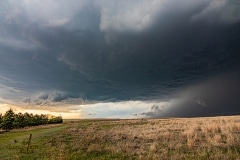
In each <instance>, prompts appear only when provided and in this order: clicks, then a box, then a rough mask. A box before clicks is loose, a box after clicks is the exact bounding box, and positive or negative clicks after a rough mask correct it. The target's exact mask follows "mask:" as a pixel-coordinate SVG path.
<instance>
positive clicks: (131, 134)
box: [0, 116, 240, 160]
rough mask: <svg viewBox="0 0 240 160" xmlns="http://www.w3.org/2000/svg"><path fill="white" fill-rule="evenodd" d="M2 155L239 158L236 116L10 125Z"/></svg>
mask: <svg viewBox="0 0 240 160" xmlns="http://www.w3.org/2000/svg"><path fill="white" fill-rule="evenodd" d="M30 134H32V139H31V140H29V135H30ZM7 159H9V160H13V159H16V160H18V159H19V160H22V159H23V160H25V159H29V160H32V159H39V160H48V159H49V160H56V159H57V160H72V159H73V160H74V159H76V160H81V159H82V160H86V159H93V160H95V159H96V160H98V159H102V160H104V159H109V160H111V159H122V160H125V159H130V160H131V159H136V160H137V159H140V160H141V159H142V160H151V159H152V160H155V159H156V160H160V159H161V160H179V159H188V160H191V159H194V160H202V159H206V160H208V159H209V160H220V159H221V160H237V159H239V160H240V116H224V117H204V118H167V119H133V120H120V119H91V120H67V121H64V123H63V124H56V125H46V126H38V127H31V128H25V129H21V130H11V131H10V132H2V133H1V134H0V160H7Z"/></svg>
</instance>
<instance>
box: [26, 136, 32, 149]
mask: <svg viewBox="0 0 240 160" xmlns="http://www.w3.org/2000/svg"><path fill="white" fill-rule="evenodd" d="M31 139H32V134H30V136H29V140H28V146H27V151H28V149H29V146H30V142H31Z"/></svg>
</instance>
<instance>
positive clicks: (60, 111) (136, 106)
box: [0, 101, 168, 119]
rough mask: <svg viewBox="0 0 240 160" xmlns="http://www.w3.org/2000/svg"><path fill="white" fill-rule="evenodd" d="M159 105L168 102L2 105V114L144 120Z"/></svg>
mask: <svg viewBox="0 0 240 160" xmlns="http://www.w3.org/2000/svg"><path fill="white" fill-rule="evenodd" d="M154 105H158V106H159V107H162V108H163V107H165V106H167V105H168V102H153V101H151V102H148V101H146V102H144V101H123V102H104V103H103V102H101V103H95V104H84V105H72V106H68V107H66V106H56V107H31V108H24V107H20V106H15V105H10V104H6V103H5V104H0V107H1V111H0V113H2V114H4V113H5V112H6V111H7V110H9V109H10V108H11V109H12V110H13V111H14V112H15V113H19V112H21V113H25V112H27V113H32V114H50V115H53V116H59V115H61V116H62V117H63V119H85V118H90V119H91V118H121V119H128V118H131V119H132V118H142V117H144V115H141V114H142V113H147V112H151V107H152V106H154Z"/></svg>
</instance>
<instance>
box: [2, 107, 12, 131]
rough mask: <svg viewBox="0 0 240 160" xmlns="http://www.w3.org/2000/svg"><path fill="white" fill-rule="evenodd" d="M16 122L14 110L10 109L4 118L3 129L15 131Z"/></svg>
mask: <svg viewBox="0 0 240 160" xmlns="http://www.w3.org/2000/svg"><path fill="white" fill-rule="evenodd" d="M13 122H14V112H13V110H12V109H9V110H8V111H7V112H6V113H5V114H4V116H3V118H2V128H3V129H5V130H6V131H8V130H11V129H13V127H14V126H13Z"/></svg>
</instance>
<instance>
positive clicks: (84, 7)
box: [0, 0, 240, 115]
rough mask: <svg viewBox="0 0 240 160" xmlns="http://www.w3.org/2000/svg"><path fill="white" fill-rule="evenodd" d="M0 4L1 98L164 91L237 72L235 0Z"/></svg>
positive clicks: (156, 94) (165, 96)
mask: <svg viewBox="0 0 240 160" xmlns="http://www.w3.org/2000/svg"><path fill="white" fill-rule="evenodd" d="M0 6H1V8H0V24H1V25H0V56H1V59H0V88H1V92H0V97H1V99H3V100H10V101H11V100H16V101H22V102H26V101H27V102H29V101H31V102H32V103H34V104H40V105H42V104H49V103H50V102H56V101H58V102H64V103H65V102H66V101H67V102H68V100H69V99H71V100H73V99H77V100H79V99H86V98H87V99H88V100H89V101H122V100H170V99H172V98H173V97H172V96H174V95H175V93H176V92H179V91H180V90H181V89H182V88H185V87H187V86H188V85H191V84H195V83H197V82H199V83H200V82H201V81H202V80H205V79H208V77H210V76H213V75H216V74H221V73H222V72H228V71H229V70H232V69H233V68H234V69H235V71H236V72H239V67H238V66H237V64H238V63H239V61H240V57H239V52H240V47H239V45H238V44H239V42H240V31H239V27H240V5H239V2H238V1H234V0H229V1H227V0H211V1H210V0H201V1H199V0H183V1H177V0H170V1H169V0H152V1H145V0H141V1H139V0H133V1H111V2H109V1H105V0H100V1H94V0H92V1H85V0H82V1H75V0H71V1H51V0H50V1H47V2H42V1H38V0H36V1H30V0H29V1H28V0H26V1H17V2H16V1H12V0H6V1H1V2H0ZM235 86H236V88H238V89H239V85H238V84H237V83H235ZM196 91H198V89H196ZM229 94H232V95H234V94H235V92H230V91H229ZM41 95H46V96H45V98H42V97H41ZM43 97H44V96H43ZM213 99H214V98H213ZM215 99H217V98H215ZM77 102H79V101H77ZM195 102H196V104H198V105H199V104H200V105H202V106H204V105H203V104H205V102H204V101H203V100H201V99H199V98H196V99H195ZM195 102H192V103H195ZM237 103H238V102H237V101H236V104H237ZM190 104H191V103H190ZM216 105H217V104H216ZM207 106H208V105H207ZM180 108H181V107H180ZM181 115H182V114H181Z"/></svg>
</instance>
